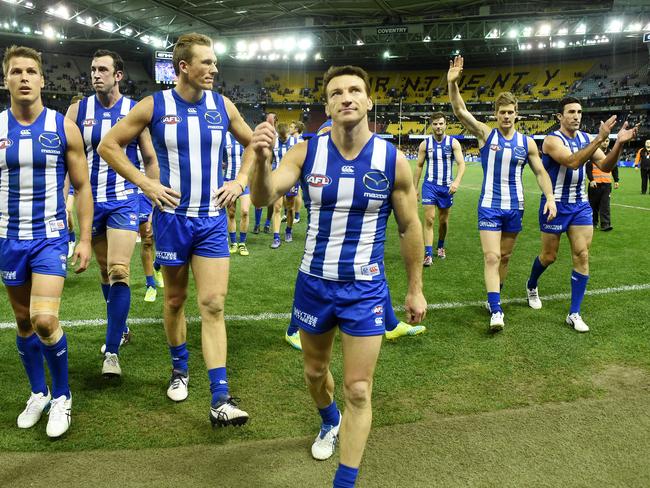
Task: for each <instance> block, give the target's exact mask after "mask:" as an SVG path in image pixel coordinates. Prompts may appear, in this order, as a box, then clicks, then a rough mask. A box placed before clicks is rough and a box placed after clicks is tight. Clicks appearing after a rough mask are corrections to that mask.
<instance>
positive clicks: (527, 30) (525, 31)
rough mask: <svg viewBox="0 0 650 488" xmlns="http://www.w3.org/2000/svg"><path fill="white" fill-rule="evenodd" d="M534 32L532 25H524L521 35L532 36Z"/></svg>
mask: <svg viewBox="0 0 650 488" xmlns="http://www.w3.org/2000/svg"><path fill="white" fill-rule="evenodd" d="M532 34H533V28H532V27H524V28H523V30H522V31H521V35H522V36H524V37H530V36H531V35H532Z"/></svg>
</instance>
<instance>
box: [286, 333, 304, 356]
mask: <svg viewBox="0 0 650 488" xmlns="http://www.w3.org/2000/svg"><path fill="white" fill-rule="evenodd" d="M284 340H285V341H287V342H288V343H289V345H290V346H291V347H293V348H294V349H298V350H299V351H302V344H301V343H300V332H294V333H293V334H291V335H289V334H287V333H286V332H285V334H284Z"/></svg>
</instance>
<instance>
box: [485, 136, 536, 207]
mask: <svg viewBox="0 0 650 488" xmlns="http://www.w3.org/2000/svg"><path fill="white" fill-rule="evenodd" d="M480 152H481V165H482V166H483V185H482V186H481V196H480V197H479V206H480V207H484V208H498V209H502V210H523V209H524V187H523V183H522V179H521V173H522V171H523V169H524V165H525V164H526V163H527V162H528V140H527V139H526V136H524V135H522V134H520V133H519V132H515V133H514V135H513V136H512V139H506V138H505V137H503V135H502V134H501V132H499V130H498V129H492V132H490V135H489V136H488V138H487V141H486V142H485V145H484V146H483V147H482V148H481V151H480Z"/></svg>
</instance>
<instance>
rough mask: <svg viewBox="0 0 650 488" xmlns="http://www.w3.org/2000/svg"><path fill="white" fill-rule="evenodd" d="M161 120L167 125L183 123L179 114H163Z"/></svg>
mask: <svg viewBox="0 0 650 488" xmlns="http://www.w3.org/2000/svg"><path fill="white" fill-rule="evenodd" d="M160 121H161V122H162V123H163V124H167V125H176V124H180V123H181V118H180V117H179V116H178V115H163V116H162V117H160Z"/></svg>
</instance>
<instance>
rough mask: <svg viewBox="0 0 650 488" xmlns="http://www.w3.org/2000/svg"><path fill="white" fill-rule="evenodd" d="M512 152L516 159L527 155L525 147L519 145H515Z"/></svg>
mask: <svg viewBox="0 0 650 488" xmlns="http://www.w3.org/2000/svg"><path fill="white" fill-rule="evenodd" d="M512 154H514V155H515V157H516V158H517V159H526V157H527V156H528V154H527V153H526V149H525V148H523V147H521V146H517V147H515V148H514V149H513V150H512Z"/></svg>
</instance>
